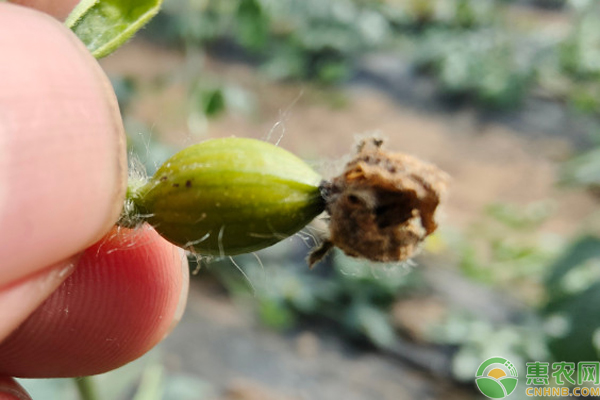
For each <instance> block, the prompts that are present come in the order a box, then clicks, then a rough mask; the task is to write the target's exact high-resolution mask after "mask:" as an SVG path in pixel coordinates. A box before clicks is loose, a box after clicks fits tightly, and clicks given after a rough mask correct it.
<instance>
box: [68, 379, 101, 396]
mask: <svg viewBox="0 0 600 400" xmlns="http://www.w3.org/2000/svg"><path fill="white" fill-rule="evenodd" d="M73 379H74V380H75V384H76V385H77V391H78V392H79V398H80V399H81V400H99V397H98V392H97V391H96V385H95V384H94V380H93V378H92V377H91V376H82V377H81V378H73Z"/></svg>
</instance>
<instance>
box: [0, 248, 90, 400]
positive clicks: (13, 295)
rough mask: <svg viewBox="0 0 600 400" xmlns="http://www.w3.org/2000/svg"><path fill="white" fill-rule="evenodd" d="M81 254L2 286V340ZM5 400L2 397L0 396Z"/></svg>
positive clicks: (48, 292)
mask: <svg viewBox="0 0 600 400" xmlns="http://www.w3.org/2000/svg"><path fill="white" fill-rule="evenodd" d="M79 257H80V256H79V255H77V256H75V257H71V258H69V259H68V260H66V261H61V262H59V263H56V264H54V265H52V266H50V267H48V268H46V269H44V270H42V271H40V272H38V273H36V274H34V275H32V276H29V277H26V278H24V279H22V280H20V281H18V282H15V283H11V284H10V285H8V286H5V287H2V288H0V310H3V311H2V317H1V318H0V321H1V322H2V323H1V324H0V341H2V340H3V339H4V338H5V337H7V336H8V335H10V333H11V332H12V331H13V330H15V329H16V328H17V327H18V326H19V325H20V324H21V323H22V322H23V321H24V320H25V319H27V317H28V316H29V315H30V314H31V313H32V312H33V311H34V310H35V309H36V308H37V307H38V306H39V305H40V304H41V303H42V302H43V301H44V300H45V299H46V298H47V297H48V296H50V294H51V293H52V292H54V290H56V288H57V287H58V286H59V285H60V284H61V283H62V282H63V281H64V280H65V279H67V277H68V276H69V275H71V273H72V272H73V271H74V270H75V265H76V264H77V260H79ZM0 400H2V398H0Z"/></svg>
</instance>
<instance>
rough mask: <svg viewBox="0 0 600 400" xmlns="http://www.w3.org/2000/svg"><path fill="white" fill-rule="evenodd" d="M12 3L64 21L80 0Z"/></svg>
mask: <svg viewBox="0 0 600 400" xmlns="http://www.w3.org/2000/svg"><path fill="white" fill-rule="evenodd" d="M10 2H11V3H15V4H20V5H23V6H26V7H31V8H35V9H37V10H39V11H42V12H44V13H46V14H50V15H52V16H53V17H55V18H58V19H59V20H61V21H64V20H65V19H66V18H67V16H68V15H69V13H70V12H71V10H73V8H75V6H76V5H77V3H79V0H10Z"/></svg>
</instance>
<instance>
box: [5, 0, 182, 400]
mask: <svg viewBox="0 0 600 400" xmlns="http://www.w3.org/2000/svg"><path fill="white" fill-rule="evenodd" d="M29 3H30V4H29V5H32V4H31V3H35V4H33V6H34V7H36V8H38V9H41V10H44V11H47V12H50V13H52V14H53V15H54V16H56V17H59V18H64V17H66V14H68V12H69V11H70V9H71V8H72V7H73V6H74V3H76V1H61V2H57V1H46V2H44V1H43V0H37V1H30V2H29ZM126 181H127V167H126V154H125V136H124V133H123V127H122V123H121V120H120V115H119V111H118V107H117V103H116V99H115V96H114V93H113V92H112V88H111V86H110V83H109V82H108V80H107V78H106V76H105V75H104V73H103V72H102V70H101V69H100V67H99V66H98V64H97V63H96V61H95V60H94V58H93V57H92V56H91V55H90V54H89V53H88V52H87V50H86V49H85V47H84V46H83V44H81V43H80V42H79V41H78V39H77V38H76V37H75V36H74V35H73V34H72V33H71V32H70V31H69V30H68V29H66V28H65V27H64V26H63V25H62V24H61V23H60V22H59V21H57V20H55V19H53V18H52V17H49V16H48V15H45V14H42V13H40V12H38V11H34V10H32V9H29V8H24V7H21V6H16V5H12V4H6V3H0V260H1V261H0V399H2V400H4V399H21V398H28V397H27V395H26V393H25V392H24V391H23V390H22V388H20V387H19V386H18V385H17V384H16V383H15V382H14V381H13V380H12V378H11V377H14V376H18V377H68V376H84V375H90V374H96V373H101V372H104V371H108V370H111V369H114V368H117V367H119V366H121V365H123V364H125V363H127V362H129V361H131V360H133V359H135V358H137V357H139V356H141V355H142V354H144V353H145V352H146V351H148V350H149V349H150V348H152V347H153V346H154V345H155V344H156V343H158V342H159V341H160V340H161V339H162V338H163V337H164V336H165V335H166V334H167V333H168V332H169V331H170V330H171V328H172V327H173V326H174V325H175V323H176V322H177V321H178V319H179V318H180V317H181V314H182V312H183V308H184V305H185V299H186V297H187V280H188V272H187V271H188V270H187V263H186V260H185V257H184V256H183V254H182V252H181V251H179V250H178V249H177V248H176V247H174V246H173V245H171V244H169V243H167V242H166V241H165V240H164V239H162V238H160V237H159V236H158V235H157V234H156V233H155V232H154V231H153V230H152V229H150V228H147V229H144V228H142V229H139V230H136V231H130V230H125V229H121V230H120V231H117V230H116V229H114V228H113V226H114V224H115V221H116V220H117V218H118V216H119V212H120V209H121V206H122V203H123V197H124V191H125V186H126ZM94 243H95V244H94Z"/></svg>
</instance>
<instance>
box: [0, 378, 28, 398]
mask: <svg viewBox="0 0 600 400" xmlns="http://www.w3.org/2000/svg"><path fill="white" fill-rule="evenodd" d="M0 400H31V397H29V395H28V394H27V392H25V389H23V387H22V386H21V385H19V384H18V383H17V382H15V380H14V379H11V378H3V377H0Z"/></svg>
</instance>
